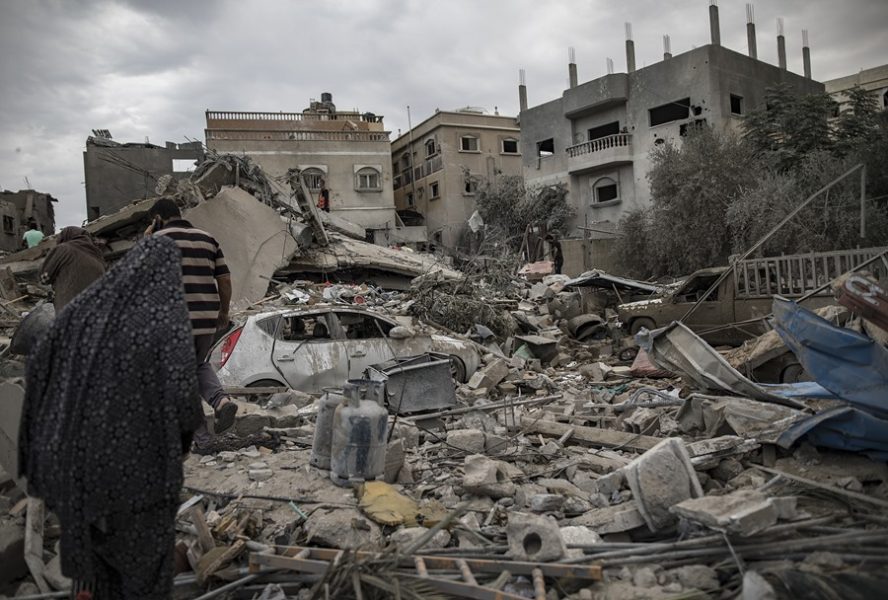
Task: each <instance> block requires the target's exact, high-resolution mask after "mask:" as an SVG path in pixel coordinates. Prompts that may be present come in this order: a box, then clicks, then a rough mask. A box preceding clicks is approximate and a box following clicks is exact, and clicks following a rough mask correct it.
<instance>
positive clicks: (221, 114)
mask: <svg viewBox="0 0 888 600" xmlns="http://www.w3.org/2000/svg"><path fill="white" fill-rule="evenodd" d="M206 117H207V121H366V122H368V123H382V115H375V114H373V113H359V112H341V111H340V112H335V113H329V114H326V113H294V112H244V111H232V110H208V111H206Z"/></svg>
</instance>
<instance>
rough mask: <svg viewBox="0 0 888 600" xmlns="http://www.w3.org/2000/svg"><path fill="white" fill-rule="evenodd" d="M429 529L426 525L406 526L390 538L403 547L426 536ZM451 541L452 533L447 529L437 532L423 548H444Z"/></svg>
mask: <svg viewBox="0 0 888 600" xmlns="http://www.w3.org/2000/svg"><path fill="white" fill-rule="evenodd" d="M428 531H429V530H428V529H426V528H425V527H405V528H403V529H399V530H398V531H396V532H394V533H393V534H392V535H391V537H390V538H389V540H390V541H391V542H392V543H393V544H395V545H396V546H398V547H399V548H402V549H403V548H406V547H407V546H409V545H410V544H412V543H413V542H415V541H416V540H418V539H419V538H421V537H422V536H424V535H425V534H426V533H428ZM449 543H450V534H449V533H447V531H445V530H442V531H439V532H438V533H436V534H435V535H434V537H432V539H431V540H429V541H428V542H427V543H426V544H425V545H424V546H423V549H426V550H434V549H439V548H444V547H445V546H447V544H449Z"/></svg>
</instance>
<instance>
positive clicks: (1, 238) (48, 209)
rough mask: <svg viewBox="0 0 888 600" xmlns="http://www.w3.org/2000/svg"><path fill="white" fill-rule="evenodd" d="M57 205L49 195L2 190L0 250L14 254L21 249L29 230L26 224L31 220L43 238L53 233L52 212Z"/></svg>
mask: <svg viewBox="0 0 888 600" xmlns="http://www.w3.org/2000/svg"><path fill="white" fill-rule="evenodd" d="M53 202H58V200H56V199H55V198H53V197H52V196H50V195H49V194H44V193H42V192H37V191H34V190H19V191H17V192H13V191H11V190H3V191H2V192H0V217H2V220H3V227H2V229H0V231H2V234H0V250H3V251H5V252H15V251H17V250H20V249H21V248H22V235H23V234H24V233H25V231H26V230H27V229H28V221H30V220H31V219H33V220H34V221H35V222H36V223H37V229H39V230H40V231H42V232H43V234H44V235H52V234H53V233H55V209H54V207H53Z"/></svg>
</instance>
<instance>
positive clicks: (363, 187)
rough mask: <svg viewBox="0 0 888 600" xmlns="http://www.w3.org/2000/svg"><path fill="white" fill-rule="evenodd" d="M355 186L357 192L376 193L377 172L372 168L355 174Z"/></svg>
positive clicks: (377, 183) (365, 168)
mask: <svg viewBox="0 0 888 600" xmlns="http://www.w3.org/2000/svg"><path fill="white" fill-rule="evenodd" d="M355 186H356V188H357V189H358V191H362V192H364V191H378V190H379V189H380V187H379V171H377V170H376V169H374V168H372V167H364V168H363V169H361V170H359V171H358V172H357V173H356V174H355Z"/></svg>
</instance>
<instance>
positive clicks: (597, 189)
mask: <svg viewBox="0 0 888 600" xmlns="http://www.w3.org/2000/svg"><path fill="white" fill-rule="evenodd" d="M592 190H593V199H594V201H595V202H596V203H598V202H607V201H608V200H616V199H617V198H619V196H620V194H619V190H618V188H617V182H616V181H614V180H613V179H611V178H610V177H602V178H601V179H599V180H598V181H596V182H595V185H593V186H592Z"/></svg>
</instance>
